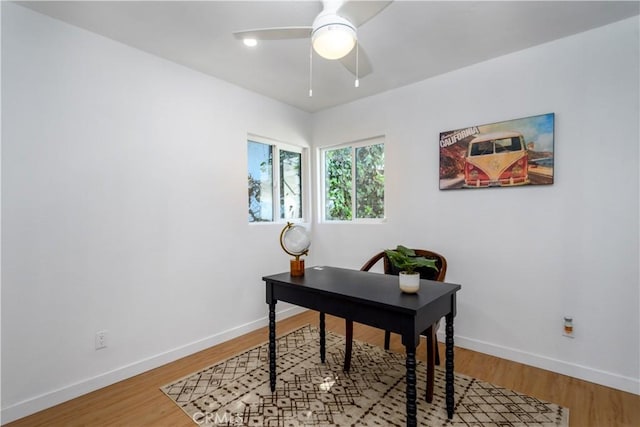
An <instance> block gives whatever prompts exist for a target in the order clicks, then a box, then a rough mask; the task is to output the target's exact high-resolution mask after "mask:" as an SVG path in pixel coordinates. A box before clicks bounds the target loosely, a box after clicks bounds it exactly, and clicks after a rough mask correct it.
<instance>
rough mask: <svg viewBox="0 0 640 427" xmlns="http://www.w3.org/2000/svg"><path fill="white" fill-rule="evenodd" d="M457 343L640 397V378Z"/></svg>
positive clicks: (480, 344)
mask: <svg viewBox="0 0 640 427" xmlns="http://www.w3.org/2000/svg"><path fill="white" fill-rule="evenodd" d="M438 340H439V341H441V342H444V332H438ZM454 342H455V345H456V346H458V347H462V348H466V349H469V350H474V351H477V352H480V353H485V354H490V355H492V356H496V357H500V358H502V359H507V360H512V361H514V362H519V363H523V364H525V365H529V366H534V367H536V368H540V369H546V370H547V371H552V372H556V373H559V374H563V375H568V376H570V377H574V378H578V379H581V380H585V381H589V382H592V383H596V384H600V385H603V386H606V387H611V388H615V389H617V390H622V391H626V392H629V393H633V394H638V395H640V379H638V378H632V377H625V376H622V375H619V374H615V373H612V372H606V371H602V370H599V369H594V368H590V367H588V366H582V365H577V364H575V363H569V362H566V361H564V360H559V359H553V358H550V357H546V356H541V355H539V354H533V353H528V352H524V351H521V350H516V349H513V348H509V347H503V346H500V345H496V344H492V343H488V342H484V341H479V340H476V339H472V338H466V337H461V336H458V335H455V336H454Z"/></svg>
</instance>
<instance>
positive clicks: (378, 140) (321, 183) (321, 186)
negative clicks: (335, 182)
mask: <svg viewBox="0 0 640 427" xmlns="http://www.w3.org/2000/svg"><path fill="white" fill-rule="evenodd" d="M378 144H383V145H386V138H385V136H384V135H378V136H373V137H370V138H365V139H359V140H356V141H351V142H345V143H340V144H335V145H327V146H323V147H318V149H317V156H318V199H319V200H318V222H320V223H323V224H381V223H384V222H386V221H387V197H386V194H387V179H386V173H385V180H384V194H385V197H384V202H383V209H384V216H383V217H382V218H354V217H355V214H356V212H357V210H356V203H357V200H356V183H357V182H356V170H357V167H356V161H357V160H356V155H355V153H356V149H358V148H360V147H368V146H372V145H378ZM347 147H349V148H350V149H351V165H352V167H351V183H352V187H351V212H352V218H351V219H327V217H326V212H327V211H326V191H327V185H326V180H325V177H326V164H325V152H327V151H332V150H339V149H341V148H347ZM385 172H386V151H385Z"/></svg>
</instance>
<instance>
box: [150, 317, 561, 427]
mask: <svg viewBox="0 0 640 427" xmlns="http://www.w3.org/2000/svg"><path fill="white" fill-rule="evenodd" d="M326 343H327V347H326V349H327V351H326V363H325V364H322V363H320V356H319V355H320V350H319V343H318V331H317V329H315V328H313V327H311V326H305V327H302V328H300V329H297V330H295V331H293V332H291V333H289V334H287V335H285V336H282V337H280V338H278V340H277V354H278V358H277V372H278V377H277V383H276V391H275V393H271V391H270V389H269V350H268V344H266V343H265V344H263V345H260V346H258V347H255V348H252V349H250V350H247V351H245V352H244V353H242V354H239V355H237V356H234V357H232V358H230V359H228V360H226V361H223V362H220V363H217V364H215V365H213V366H210V367H208V368H206V369H203V370H202V371H200V372H196V373H194V374H192V375H189V376H188V377H185V378H182V379H180V380H177V381H175V382H173V383H171V384H167V385H166V386H164V387H162V391H163V392H164V393H165V394H166V395H167V396H168V397H169V398H171V399H172V400H173V401H174V402H175V403H176V404H177V405H178V406H180V407H181V408H182V409H183V410H184V411H185V412H186V414H187V415H188V416H189V417H190V418H191V419H192V420H193V421H194V423H196V424H199V425H210V426H214V425H216V426H220V425H222V426H274V427H275V426H282V427H287V426H404V425H405V424H406V418H405V366H404V355H403V354H398V353H393V352H389V351H385V350H383V349H382V348H380V347H377V346H374V345H370V344H367V343H363V342H359V341H354V343H353V359H352V362H351V372H349V373H348V374H345V373H344V372H343V371H342V363H343V360H344V337H343V336H340V335H336V334H333V333H331V332H327V337H326ZM416 371H417V373H418V384H417V393H418V402H417V404H418V423H419V425H422V426H500V427H507V426H529V427H530V426H545V427H547V426H549V427H550V426H564V427H566V426H568V422H569V410H568V409H566V408H562V407H560V406H558V405H555V404H553V403H548V402H544V401H541V400H538V399H535V398H533V397H530V396H525V395H523V394H519V393H516V392H514V391H511V390H507V389H504V388H501V387H497V386H494V385H492V384H488V383H485V382H483V381H479V380H476V379H474V378H470V377H467V376H464V375H461V374H458V373H456V374H455V400H456V406H455V415H454V417H453V419H452V420H447V415H446V409H445V407H446V405H445V401H444V395H445V392H444V382H445V381H444V370H443V369H441V368H440V367H436V376H435V377H436V378H435V386H434V397H433V403H431V404H429V403H427V402H426V401H425V400H424V395H425V383H426V368H425V365H424V363H422V362H419V363H418V366H417V369H416Z"/></svg>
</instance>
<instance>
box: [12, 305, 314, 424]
mask: <svg viewBox="0 0 640 427" xmlns="http://www.w3.org/2000/svg"><path fill="white" fill-rule="evenodd" d="M305 310H306V309H305V308H302V307H297V306H292V307H290V308H286V309H284V310H282V311H278V312H277V316H276V317H277V319H278V320H282V319H285V318H287V317H291V316H293V315H296V314H298V313H302V312H303V311H305ZM266 325H268V319H267V318H266V317H263V318H260V319H258V320H255V321H252V322H249V323H245V324H244V325H240V326H237V327H234V328H231V329H228V330H226V331H223V332H220V333H218V334H214V335H211V336H209V337H206V338H203V339H201V340H198V341H195V342H192V343H189V344H186V345H184V346H181V347H178V348H175V349H172V350H169V351H167V352H164V353H160V354H157V355H155V356H152V357H149V358H147V359H143V360H139V361H137V362H134V363H131V364H129V365H125V366H121V367H119V368H117V369H114V370H112V371H109V372H105V373H102V374H100V375H96V376H94V377H92V378H87V379H85V380H82V381H79V382H76V383H74V384H70V385H67V386H65V387H62V388H59V389H57V390H52V391H49V392H46V393H43V394H41V395H39V396H35V397H33V398H30V399H27V400H23V401H22V402H18V403H16V404H13V405H11V406H8V407H6V408H2V411H1V412H0V420H2V423H3V424H4V423H9V422H11V421H15V420H17V419H20V418H23V417H26V416H27V415H31V414H35V413H36V412H39V411H42V410H43V409H47V408H50V407H52V406H55V405H58V404H60V403H62V402H66V401H68V400H71V399H75V398H76V397H79V396H82V395H83V394H87V393H90V392H92V391H95V390H98V389H101V388H103V387H106V386H108V385H111V384H115V383H117V382H118V381H122V380H125V379H127V378H131V377H133V376H135V375H138V374H141V373H143V372H146V371H148V370H151V369H155V368H157V367H159V366H162V365H166V364H167V363H170V362H173V361H175V360H178V359H180V358H182V357H185V356H188V355H190V354H194V353H197V352H199V351H202V350H204V349H206V348H209V347H212V346H214V345H217V344H220V343H222V342H225V341H228V340H230V339H233V338H236V337H239V336H240V335H244V334H246V333H248V332H251V331H254V330H256V329H259V328H261V327H263V326H266Z"/></svg>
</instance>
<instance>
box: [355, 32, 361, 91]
mask: <svg viewBox="0 0 640 427" xmlns="http://www.w3.org/2000/svg"><path fill="white" fill-rule="evenodd" d="M358 46H360V43H358V40H357V39H356V82H355V87H360V79H359V78H358V65H359V61H358V59H359V55H358V54H359V53H360V51H359V49H358Z"/></svg>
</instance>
